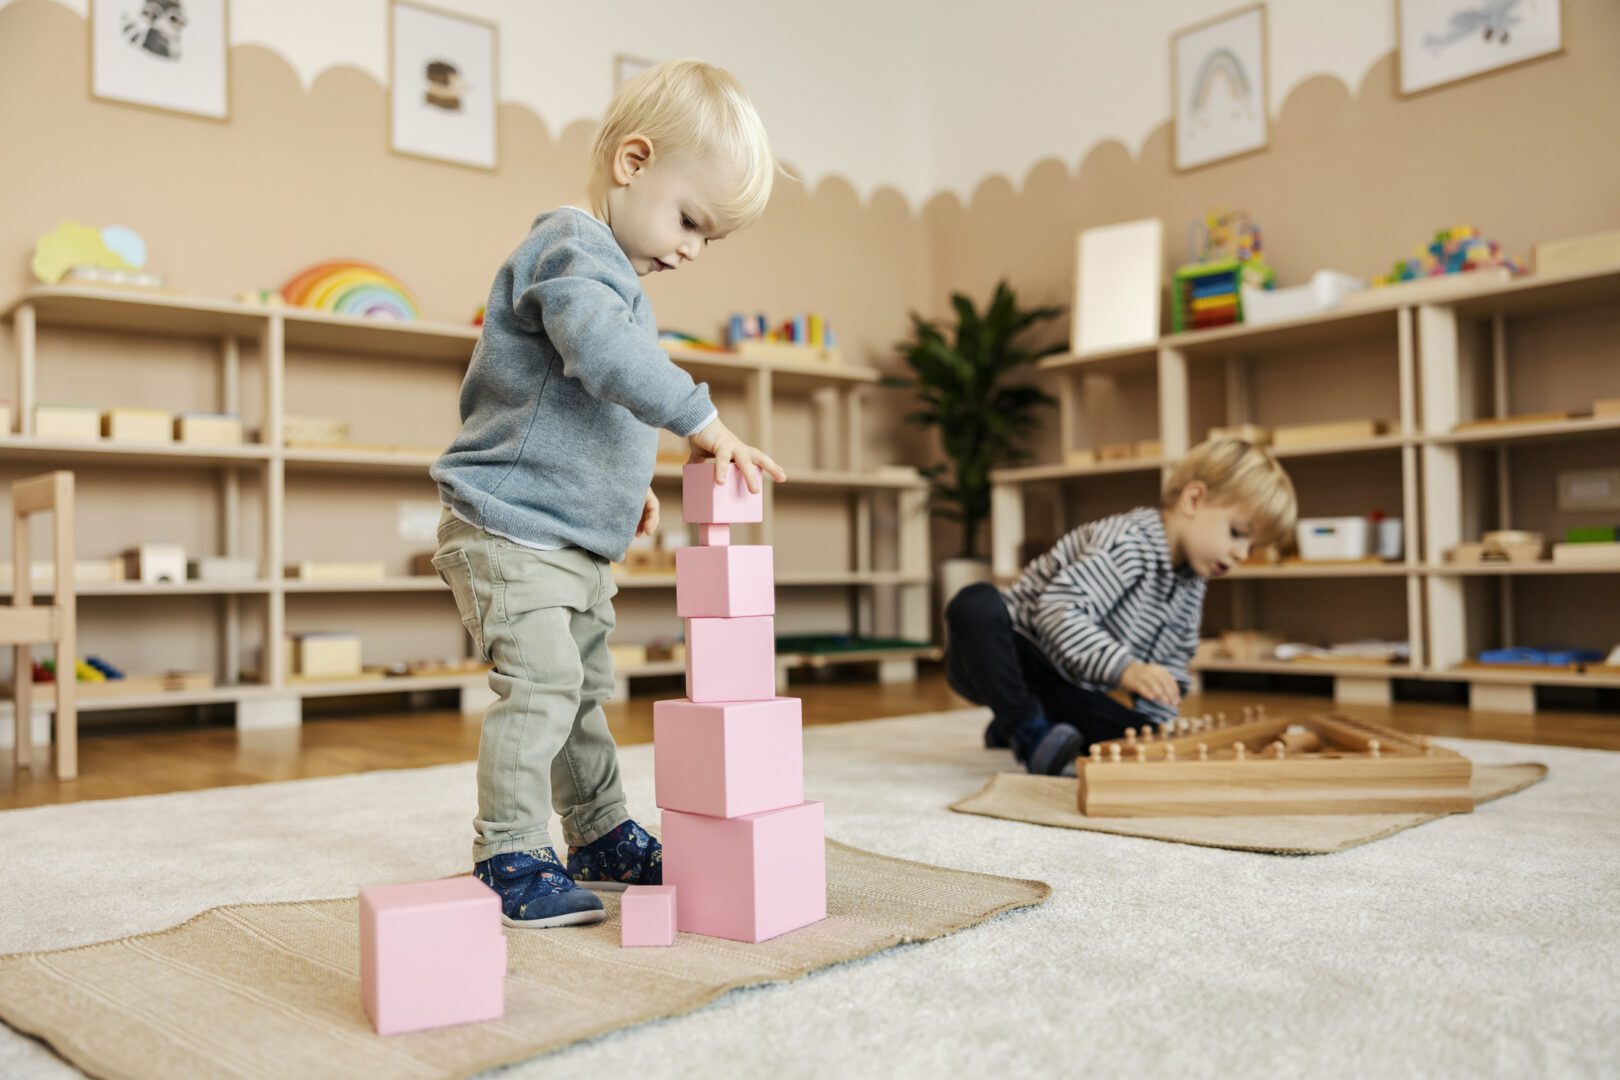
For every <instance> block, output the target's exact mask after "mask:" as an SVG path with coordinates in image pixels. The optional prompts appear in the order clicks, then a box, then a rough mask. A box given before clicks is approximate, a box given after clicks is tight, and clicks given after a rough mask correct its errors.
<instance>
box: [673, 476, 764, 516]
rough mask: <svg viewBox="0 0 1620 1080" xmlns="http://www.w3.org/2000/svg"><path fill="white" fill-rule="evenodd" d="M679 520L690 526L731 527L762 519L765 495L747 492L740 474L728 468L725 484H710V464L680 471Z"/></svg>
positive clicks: (711, 481) (711, 482)
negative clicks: (680, 518)
mask: <svg viewBox="0 0 1620 1080" xmlns="http://www.w3.org/2000/svg"><path fill="white" fill-rule="evenodd" d="M681 517H682V519H684V520H685V521H686V522H687V523H688V524H691V525H731V524H737V523H746V522H754V521H763V520H764V519H765V492H764V490H763V489H761V490H759V491H757V492H756V491H749V490H748V481H747V480H745V479H744V478H743V471H742V470H741V469H739V468H737V466H735V465H732V466H730V467H729V470H728V472H727V474H726V482H725V483H723V484H717V483H715V482H714V462H712V461H696V462H693V463H692V464H690V465H687V466H685V467H684V468H683V469H682V470H681Z"/></svg>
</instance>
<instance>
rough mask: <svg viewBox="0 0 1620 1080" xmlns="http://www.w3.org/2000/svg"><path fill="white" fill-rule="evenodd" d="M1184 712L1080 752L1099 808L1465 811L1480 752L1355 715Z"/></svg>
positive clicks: (1184, 812)
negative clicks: (1461, 750)
mask: <svg viewBox="0 0 1620 1080" xmlns="http://www.w3.org/2000/svg"><path fill="white" fill-rule="evenodd" d="M1245 713H1246V714H1249V715H1246V717H1245V719H1244V720H1243V721H1241V722H1237V723H1233V724H1227V722H1226V718H1225V714H1224V713H1223V714H1220V715H1219V716H1216V717H1210V716H1206V717H1203V718H1201V719H1200V718H1192V717H1181V718H1179V719H1177V720H1175V721H1173V722H1172V723H1170V724H1167V725H1165V727H1164V729H1163V730H1162V731H1160V732H1155V731H1154V729H1152V728H1144V729H1143V732H1142V734H1141V735H1140V736H1139V735H1138V733H1137V732H1136V731H1135V729H1127V731H1126V735H1125V738H1123V739H1117V740H1114V741H1112V742H1105V743H1097V744H1093V746H1092V747H1091V752H1090V756H1089V757H1082V758H1080V760H1079V761H1077V762H1076V763H1075V771H1076V773H1077V774H1078V776H1079V781H1080V783H1079V788H1080V811H1081V812H1082V813H1084V814H1086V815H1088V816H1092V817H1200V816H1223V815H1243V814H1267V815H1269V814H1399V813H1429V814H1447V813H1469V812H1471V811H1472V810H1473V809H1474V799H1473V795H1472V793H1471V790H1470V783H1471V781H1472V779H1473V763H1472V762H1470V761H1469V760H1468V759H1467V758H1465V757H1463V756H1462V755H1461V754H1458V753H1456V752H1454V751H1451V750H1446V749H1444V748H1442V747H1438V746H1431V745H1430V744H1429V741H1428V739H1426V738H1423V737H1421V736H1414V735H1408V734H1405V733H1404V732H1399V731H1396V730H1394V729H1393V728H1387V727H1384V726H1383V725H1380V724H1375V723H1370V722H1368V721H1365V720H1357V719H1353V718H1351V717H1348V716H1339V715H1317V716H1306V717H1298V718H1287V717H1280V718H1275V719H1268V718H1266V717H1265V715H1264V710H1261V712H1260V714H1259V715H1258V716H1254V715H1253V714H1250V711H1249V710H1245Z"/></svg>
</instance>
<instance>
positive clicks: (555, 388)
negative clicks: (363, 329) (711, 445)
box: [430, 207, 715, 561]
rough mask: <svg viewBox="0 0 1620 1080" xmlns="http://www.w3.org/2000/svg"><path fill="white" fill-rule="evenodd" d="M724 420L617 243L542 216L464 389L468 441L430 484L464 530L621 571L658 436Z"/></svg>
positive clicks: (498, 297)
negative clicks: (586, 557)
mask: <svg viewBox="0 0 1620 1080" xmlns="http://www.w3.org/2000/svg"><path fill="white" fill-rule="evenodd" d="M714 415H715V410H714V405H713V404H712V403H711V402H710V400H709V391H708V386H707V384H701V385H695V384H694V383H693V382H692V377H691V376H690V375H688V374H687V373H686V372H684V371H682V370H681V369H680V368H678V367H676V366H675V364H674V362H673V361H671V360H670V358H669V356H668V354H666V353H665V352H664V350H663V349H662V348H660V347H659V344H658V328H657V324H656V323H655V322H654V320H653V311H652V304H651V302H650V301H648V299H647V294H646V293H645V292H643V291H642V289H641V283H640V282H639V281H637V280H636V273H635V270H634V269H633V268H632V267H631V265H630V260H629V259H627V258H626V257H625V255H624V252H623V251H621V250H620V248H619V245H618V242H617V241H616V240H614V238H613V232H612V230H610V229H609V228H608V227H607V226H606V225H604V224H603V223H602V222H600V221H598V220H597V219H596V218H594V217H592V216H591V215H589V214H587V213H585V212H584V211H582V210H578V209H576V208H574V207H564V208H562V209H559V210H553V211H550V212H549V213H544V214H541V215H540V216H539V217H538V218H536V219H535V221H534V226H533V228H532V229H531V230H530V232H529V235H528V238H527V239H525V240H524V241H523V243H522V244H520V245H518V249H517V250H516V251H514V252H513V253H512V255H511V257H510V258H508V259H507V260H506V262H505V264H504V265H502V266H501V269H500V273H498V274H497V275H496V276H495V284H494V285H493V286H492V287H491V288H490V292H489V304H488V306H487V307H486V308H485V311H484V331H483V334H482V335H481V336H480V337H479V339H478V346H477V348H475V349H474V350H473V357H472V363H471V365H470V366H469V367H468V368H467V377H466V379H465V381H463V382H462V384H461V432H460V434H458V435H457V436H456V439H455V441H454V442H453V443H451V444H450V448H449V449H448V450H446V451H445V452H444V454H443V456H441V457H440V458H439V460H438V461H437V462H435V463H434V465H433V468H432V469H431V470H430V475H431V476H432V477H433V479H434V480H435V481H437V482H438V485H439V495H440V498H441V499H443V501H444V504H445V505H446V506H448V507H449V508H450V509H451V511H453V512H454V513H455V514H456V516H458V517H460V518H462V519H463V520H465V521H468V522H470V523H472V524H474V525H477V526H479V527H481V528H484V529H487V530H489V531H490V532H493V533H498V534H500V535H502V536H506V537H509V538H511V539H513V540H517V541H519V542H522V543H530V544H534V545H536V546H541V547H580V548H584V549H585V550H586V551H592V552H595V553H596V554H598V555H601V556H603V557H604V558H607V559H611V560H615V561H616V560H619V559H622V558H623V557H624V551H625V548H626V547H628V546H629V544H630V541H631V539H632V538H633V537H634V535H635V531H636V524H637V523H638V522H639V521H640V518H641V509H642V504H643V501H644V499H645V496H646V492H647V485H648V484H649V483H650V482H651V480H652V473H653V464H654V460H655V458H656V457H657V454H658V432H657V430H656V429H658V428H667V429H669V430H670V431H672V432H674V433H675V434H676V435H680V436H683V437H685V436H687V435H691V434H692V433H694V432H696V431H698V430H700V429H701V428H703V427H704V426H705V425H707V424H708V422H709V421H710V420H711V419H713V417H714Z"/></svg>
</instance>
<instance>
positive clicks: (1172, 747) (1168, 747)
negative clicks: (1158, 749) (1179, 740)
mask: <svg viewBox="0 0 1620 1080" xmlns="http://www.w3.org/2000/svg"><path fill="white" fill-rule="evenodd" d="M1164 760H1166V761H1174V760H1176V744H1175V743H1173V742H1167V743H1165V744H1164Z"/></svg>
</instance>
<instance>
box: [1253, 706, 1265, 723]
mask: <svg viewBox="0 0 1620 1080" xmlns="http://www.w3.org/2000/svg"><path fill="white" fill-rule="evenodd" d="M1254 718H1255V719H1256V720H1264V719H1265V718H1266V707H1265V705H1264V704H1260V705H1256V706H1255V707H1254Z"/></svg>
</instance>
